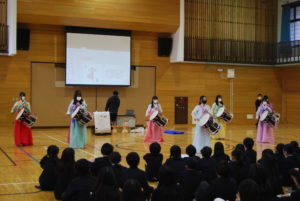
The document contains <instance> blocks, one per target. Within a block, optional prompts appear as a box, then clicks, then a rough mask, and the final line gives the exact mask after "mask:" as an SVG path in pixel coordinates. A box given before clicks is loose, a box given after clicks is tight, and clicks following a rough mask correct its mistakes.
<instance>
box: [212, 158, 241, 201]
mask: <svg viewBox="0 0 300 201" xmlns="http://www.w3.org/2000/svg"><path fill="white" fill-rule="evenodd" d="M216 173H217V177H218V178H217V179H216V180H214V181H212V183H211V184H210V186H209V187H208V189H207V195H208V200H214V199H215V198H222V199H224V200H229V201H235V198H236V192H237V184H236V181H235V180H234V179H233V178H231V177H230V176H229V173H230V167H229V164H228V162H227V161H221V162H219V163H218V164H217V166H216Z"/></svg>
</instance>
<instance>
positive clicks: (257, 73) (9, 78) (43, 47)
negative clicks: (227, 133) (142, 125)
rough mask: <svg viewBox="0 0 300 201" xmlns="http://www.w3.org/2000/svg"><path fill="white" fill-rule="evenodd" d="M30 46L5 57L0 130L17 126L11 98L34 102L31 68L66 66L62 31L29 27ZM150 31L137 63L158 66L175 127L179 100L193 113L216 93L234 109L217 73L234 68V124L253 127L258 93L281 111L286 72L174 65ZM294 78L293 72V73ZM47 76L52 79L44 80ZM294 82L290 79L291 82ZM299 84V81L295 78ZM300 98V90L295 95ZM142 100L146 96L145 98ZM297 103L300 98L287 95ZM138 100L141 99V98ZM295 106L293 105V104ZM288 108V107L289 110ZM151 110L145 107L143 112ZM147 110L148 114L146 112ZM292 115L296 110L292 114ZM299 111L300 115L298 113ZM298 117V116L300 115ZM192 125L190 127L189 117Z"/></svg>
mask: <svg viewBox="0 0 300 201" xmlns="http://www.w3.org/2000/svg"><path fill="white" fill-rule="evenodd" d="M30 28H31V43H30V50H29V51H18V54H17V55H16V56H14V57H0V111H1V113H0V125H10V126H11V125H12V120H13V116H11V115H9V110H10V108H11V106H12V104H13V101H12V99H13V98H15V97H17V96H18V93H19V91H21V90H23V91H25V92H26V93H27V94H28V97H30V92H31V90H30V80H31V77H30V75H31V72H30V66H31V62H32V61H36V62H57V63H59V62H65V37H64V31H63V28H62V27H56V26H41V25H30ZM158 36H159V34H157V33H150V32H133V35H132V64H133V65H147V66H156V67H157V70H156V86H157V88H156V94H157V95H158V96H159V99H160V102H161V104H162V106H163V109H164V111H165V114H166V116H167V117H168V118H169V119H170V123H172V122H174V118H173V117H174V97H175V96H188V97H189V113H190V112H191V110H192V109H193V107H194V106H195V105H196V104H197V102H198V101H199V96H200V95H202V94H205V95H207V96H208V102H209V104H212V102H213V99H214V97H215V95H216V94H218V93H220V94H222V95H223V96H224V101H225V104H226V105H227V107H229V102H230V99H229V98H230V96H229V90H230V83H229V81H228V80H227V79H225V76H226V73H225V72H223V73H220V72H217V70H216V69H217V68H224V69H225V70H226V69H227V68H234V69H235V70H236V78H235V79H234V81H233V83H234V113H235V117H234V118H235V119H234V122H233V123H234V124H248V125H253V124H254V120H246V114H250V113H252V114H254V101H255V99H256V94H257V93H263V94H268V95H269V96H270V99H271V101H272V103H273V104H274V107H275V109H276V110H278V111H279V112H281V111H282V105H283V103H282V100H283V99H282V98H281V97H282V90H283V89H284V87H283V83H284V82H283V81H282V76H281V75H282V71H281V69H278V68H272V67H263V66H261V67H259V66H258V67H254V66H223V65H210V64H192V63H191V64H180V63H175V64H174V63H172V64H171V63H170V62H169V58H166V57H158V56H157V37H158ZM290 75H291V76H294V72H291V73H290ZM45 76H47V75H45ZM288 79H289V80H291V79H290V78H288ZM294 80H295V81H298V78H297V76H295V78H294ZM285 86H288V88H293V89H295V90H296V89H299V88H298V86H299V84H298V85H293V83H287V84H286V85H285ZM293 93H295V94H299V93H300V92H299V91H293ZM141 96H143V94H141ZM290 97H291V98H292V99H293V100H295V101H294V102H295V103H296V101H297V99H294V98H295V97H296V96H288V100H290ZM136 100H137V101H138V97H136ZM290 102H291V103H292V101H289V102H288V104H289V103H290ZM288 104H287V105H288ZM145 107H146V105H145V106H144V108H145ZM144 108H143V109H144ZM287 111H288V114H291V112H292V110H290V109H287ZM299 112H300V111H299ZM299 112H298V114H299ZM189 122H191V119H190V116H189Z"/></svg>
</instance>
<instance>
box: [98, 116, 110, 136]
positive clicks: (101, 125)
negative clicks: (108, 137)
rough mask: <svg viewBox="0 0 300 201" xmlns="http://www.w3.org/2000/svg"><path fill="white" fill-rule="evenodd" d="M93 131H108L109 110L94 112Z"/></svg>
mask: <svg viewBox="0 0 300 201" xmlns="http://www.w3.org/2000/svg"><path fill="white" fill-rule="evenodd" d="M94 121H95V133H110V132H111V125H110V115H109V112H94Z"/></svg>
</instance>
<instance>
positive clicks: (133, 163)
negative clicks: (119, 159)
mask: <svg viewBox="0 0 300 201" xmlns="http://www.w3.org/2000/svg"><path fill="white" fill-rule="evenodd" d="M126 162H127V164H128V165H129V168H128V169H126V170H125V171H124V173H123V175H122V178H121V181H122V184H125V182H126V181H127V180H129V179H135V180H137V181H138V182H139V183H140V184H141V186H142V188H143V191H144V194H145V197H146V198H149V197H150V195H151V193H152V191H153V188H152V187H151V186H149V185H148V182H147V179H146V173H145V172H144V171H143V170H140V169H139V168H138V165H139V163H140V157H139V155H138V154H137V153H136V152H130V153H129V154H128V155H127V156H126Z"/></svg>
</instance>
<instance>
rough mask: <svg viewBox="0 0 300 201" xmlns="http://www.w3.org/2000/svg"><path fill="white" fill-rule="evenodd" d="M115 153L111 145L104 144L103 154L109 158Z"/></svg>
mask: <svg viewBox="0 0 300 201" xmlns="http://www.w3.org/2000/svg"><path fill="white" fill-rule="evenodd" d="M113 151H114V147H113V146H112V145H111V144H110V143H104V144H103V145H102V147H101V154H102V155H104V156H109V154H111V153H112V152H113Z"/></svg>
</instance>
